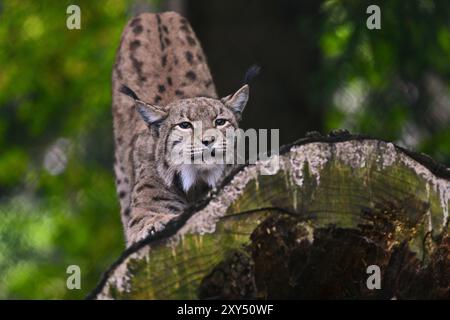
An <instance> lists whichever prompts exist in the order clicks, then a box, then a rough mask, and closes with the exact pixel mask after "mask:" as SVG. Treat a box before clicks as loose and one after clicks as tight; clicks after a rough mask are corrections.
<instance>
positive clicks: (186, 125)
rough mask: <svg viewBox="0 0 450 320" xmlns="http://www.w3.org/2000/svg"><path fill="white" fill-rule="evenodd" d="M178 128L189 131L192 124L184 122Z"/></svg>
mask: <svg viewBox="0 0 450 320" xmlns="http://www.w3.org/2000/svg"><path fill="white" fill-rule="evenodd" d="M178 126H179V127H180V128H181V129H189V128H192V123H190V122H188V121H184V122H181V123H179V124H178Z"/></svg>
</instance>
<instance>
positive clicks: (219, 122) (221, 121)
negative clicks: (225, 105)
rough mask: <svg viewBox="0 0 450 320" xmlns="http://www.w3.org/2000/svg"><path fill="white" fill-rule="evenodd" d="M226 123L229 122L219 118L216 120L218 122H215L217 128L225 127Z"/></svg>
mask: <svg viewBox="0 0 450 320" xmlns="http://www.w3.org/2000/svg"><path fill="white" fill-rule="evenodd" d="M226 122H227V120H225V119H220V118H219V119H216V121H214V124H215V125H216V126H223V125H224V124H225V123H226Z"/></svg>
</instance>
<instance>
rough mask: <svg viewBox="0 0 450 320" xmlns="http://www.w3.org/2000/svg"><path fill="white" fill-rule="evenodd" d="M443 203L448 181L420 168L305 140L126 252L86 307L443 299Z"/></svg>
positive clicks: (431, 168) (396, 157) (424, 162)
mask: <svg viewBox="0 0 450 320" xmlns="http://www.w3.org/2000/svg"><path fill="white" fill-rule="evenodd" d="M277 161H278V163H279V168H278V169H276V168H275V169H274V168H273V166H272V167H271V166H270V165H273V164H274V163H276V162H277ZM270 170H272V172H271V173H272V174H271V175H267V173H268V172H267V171H270ZM262 173H265V174H262ZM449 197H450V170H449V169H448V168H446V167H444V166H442V165H439V164H437V163H435V162H434V161H433V160H432V159H430V158H428V157H427V156H424V155H421V154H417V153H413V152H410V151H407V150H405V149H402V148H400V147H398V146H395V145H394V144H392V143H388V142H385V141H380V140H377V139H371V138H366V137H362V136H352V135H349V134H348V133H346V132H341V133H335V134H332V135H330V136H327V137H322V136H319V135H310V137H308V138H305V139H301V140H299V141H297V142H296V143H294V144H292V145H289V146H285V147H283V148H282V150H280V155H279V156H275V157H272V159H271V160H266V161H262V162H258V163H257V164H255V165H246V166H241V167H239V168H237V169H236V170H235V171H234V172H233V174H231V175H230V176H229V177H228V178H227V179H226V180H225V181H224V183H223V184H222V186H221V187H220V188H218V190H215V191H213V192H212V193H211V194H210V195H209V196H208V198H207V199H205V200H203V201H202V202H201V203H197V204H196V205H195V206H193V207H192V208H191V209H190V210H188V211H187V212H185V213H184V214H183V215H182V216H181V217H180V219H179V220H177V221H174V222H172V223H170V224H169V225H167V227H166V229H165V230H163V231H162V232H160V233H157V234H154V235H152V236H150V237H149V238H147V239H145V240H143V241H141V242H140V243H138V244H135V245H134V246H132V247H130V248H128V249H127V250H126V251H125V252H124V253H123V254H122V256H121V257H120V258H119V259H118V260H117V261H116V263H114V264H113V265H112V266H111V267H110V269H109V270H108V271H107V272H105V274H104V275H103V278H102V279H101V281H100V283H99V284H98V286H97V288H96V289H95V290H93V292H92V293H91V294H90V295H89V297H88V298H91V299H197V298H201V299H220V298H222V299H240V298H246V299H249V298H250V299H303V298H306V299H309V298H318V299H321V298H325V299H339V298H345V299H347V298H360V299H361V298H362V299H416V298H425V299H436V298H441V299H442V298H444V299H448V298H450V236H449V231H448V225H449V223H448V222H449ZM371 265H376V266H378V267H379V268H380V269H379V270H380V273H381V289H369V288H368V286H367V282H368V278H369V277H370V276H371V273H370V272H369V273H368V267H369V266H371Z"/></svg>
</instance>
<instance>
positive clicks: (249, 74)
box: [243, 64, 261, 84]
mask: <svg viewBox="0 0 450 320" xmlns="http://www.w3.org/2000/svg"><path fill="white" fill-rule="evenodd" d="M260 71H261V67H260V66H258V65H257V64H254V65H252V66H251V67H250V68H248V69H247V71H246V72H245V78H244V83H243V84H249V82H250V81H252V79H253V78H254V77H256V76H257V75H258V74H259V72H260Z"/></svg>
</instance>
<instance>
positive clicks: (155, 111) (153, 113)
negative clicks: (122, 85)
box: [136, 100, 167, 124]
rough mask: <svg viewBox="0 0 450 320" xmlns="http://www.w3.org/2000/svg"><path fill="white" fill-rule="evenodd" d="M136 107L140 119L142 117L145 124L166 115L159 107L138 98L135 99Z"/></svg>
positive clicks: (154, 121) (156, 120)
mask: <svg viewBox="0 0 450 320" xmlns="http://www.w3.org/2000/svg"><path fill="white" fill-rule="evenodd" d="M136 107H137V110H138V112H139V114H140V115H141V117H142V119H144V121H145V122H146V123H147V124H156V123H159V122H161V121H162V120H164V119H165V118H166V117H167V112H166V111H164V110H163V109H162V108H161V107H158V106H154V105H151V104H148V103H145V102H142V101H140V100H136Z"/></svg>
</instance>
